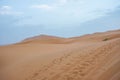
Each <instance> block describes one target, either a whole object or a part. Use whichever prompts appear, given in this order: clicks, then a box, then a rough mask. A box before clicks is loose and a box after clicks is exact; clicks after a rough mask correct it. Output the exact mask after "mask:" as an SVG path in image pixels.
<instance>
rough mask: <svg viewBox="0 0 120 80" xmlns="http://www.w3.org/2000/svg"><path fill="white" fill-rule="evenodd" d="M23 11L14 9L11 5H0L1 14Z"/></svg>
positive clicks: (16, 13) (15, 13)
mask: <svg viewBox="0 0 120 80" xmlns="http://www.w3.org/2000/svg"><path fill="white" fill-rule="evenodd" d="M21 14H23V12H18V11H14V10H13V8H12V7H11V6H2V7H0V15H16V16H18V15H21Z"/></svg>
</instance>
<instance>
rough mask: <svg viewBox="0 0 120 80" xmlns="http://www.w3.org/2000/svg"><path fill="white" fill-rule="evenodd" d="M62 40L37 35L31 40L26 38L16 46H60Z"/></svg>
mask: <svg viewBox="0 0 120 80" xmlns="http://www.w3.org/2000/svg"><path fill="white" fill-rule="evenodd" d="M63 40H64V38H61V37H56V36H50V35H39V36H35V37H31V38H27V39H25V40H23V41H22V42H21V43H18V44H29V43H41V44H43V43H49V44H60V43H62V42H63Z"/></svg>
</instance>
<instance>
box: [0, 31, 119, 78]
mask: <svg viewBox="0 0 120 80" xmlns="http://www.w3.org/2000/svg"><path fill="white" fill-rule="evenodd" d="M0 80H120V30H114V31H108V32H102V33H94V34H89V35H84V36H80V37H72V38H60V37H54V36H48V35H40V36H36V37H32V38H28V39H25V40H23V41H22V42H20V43H17V44H13V45H9V46H1V47H0Z"/></svg>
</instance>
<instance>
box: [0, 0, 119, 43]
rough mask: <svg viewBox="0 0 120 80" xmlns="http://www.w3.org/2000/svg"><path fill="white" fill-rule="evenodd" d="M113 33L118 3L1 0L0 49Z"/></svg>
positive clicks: (110, 0)
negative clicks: (35, 39) (46, 38)
mask: <svg viewBox="0 0 120 80" xmlns="http://www.w3.org/2000/svg"><path fill="white" fill-rule="evenodd" d="M112 29H120V0H0V45H4V44H10V43H15V42H18V41H21V40H23V39H24V38H27V37H31V36H36V35H39V34H48V35H55V36H62V37H72V36H80V35H83V34H89V33H94V32H99V31H106V30H112Z"/></svg>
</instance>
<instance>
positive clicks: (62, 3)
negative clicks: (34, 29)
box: [59, 0, 68, 5]
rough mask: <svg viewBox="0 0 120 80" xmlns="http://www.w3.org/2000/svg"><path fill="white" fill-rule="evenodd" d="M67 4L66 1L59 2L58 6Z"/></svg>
mask: <svg viewBox="0 0 120 80" xmlns="http://www.w3.org/2000/svg"><path fill="white" fill-rule="evenodd" d="M67 2H68V0H59V4H60V5H65V4H66V3H67Z"/></svg>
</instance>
